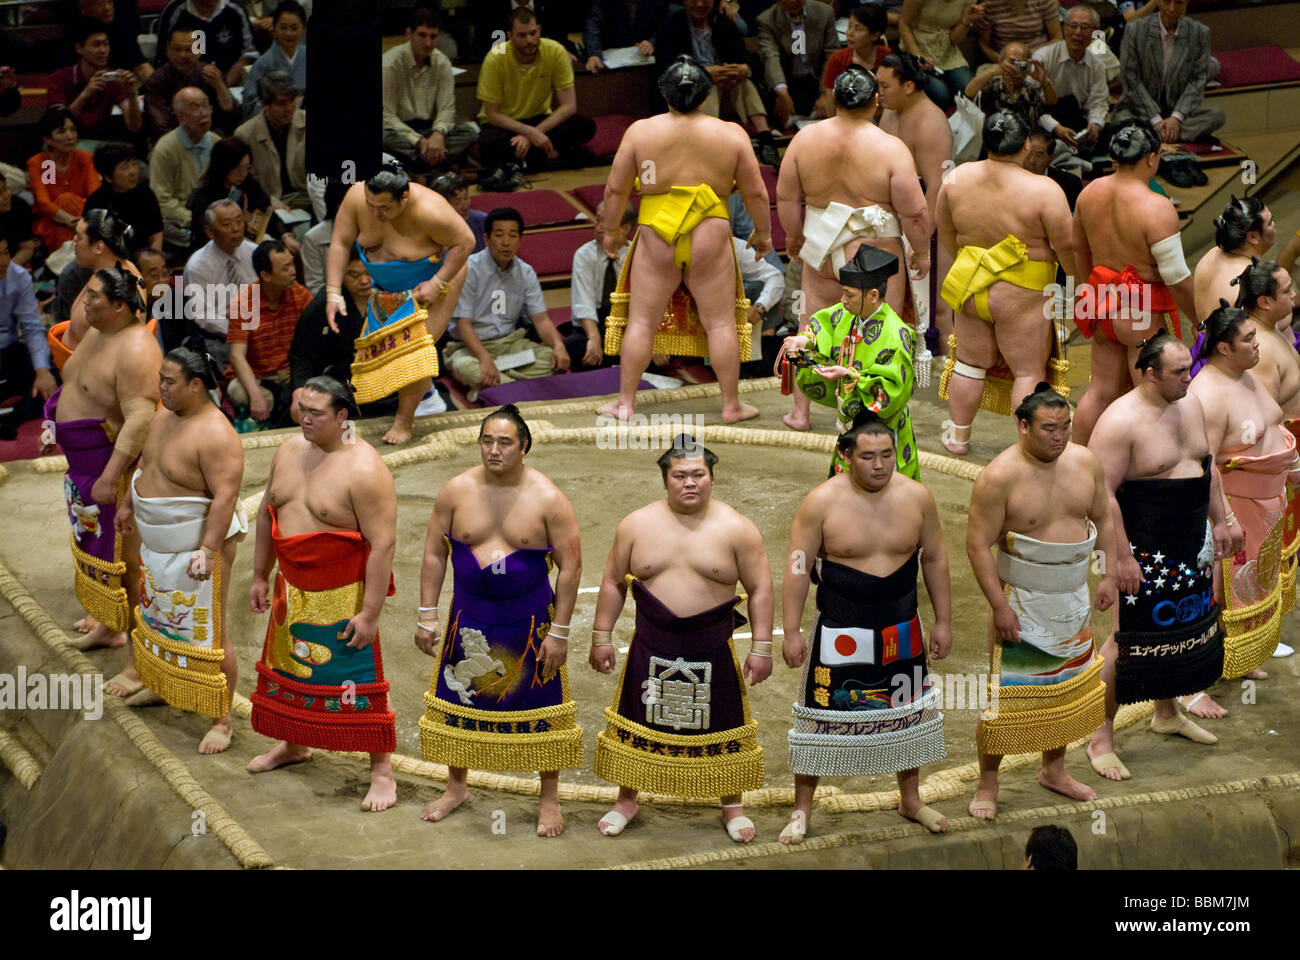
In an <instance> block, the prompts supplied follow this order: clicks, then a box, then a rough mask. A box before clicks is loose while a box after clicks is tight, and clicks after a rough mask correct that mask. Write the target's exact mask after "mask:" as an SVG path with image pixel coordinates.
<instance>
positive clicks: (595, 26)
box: [582, 0, 671, 73]
mask: <svg viewBox="0 0 1300 960" xmlns="http://www.w3.org/2000/svg"><path fill="white" fill-rule="evenodd" d="M635 6H636V10H635V11H634V12H632V13H631V15H629V10H630V9H631V5H629V3H628V0H592V4H591V8H590V9H589V11H588V13H587V19H586V22H585V23H584V24H583V26H582V46H583V50H584V51H585V53H586V55H587V62H586V64H585V65H584V66H585V67H586V69H587V71H588V72H590V73H595V72H596V71H597V70H599V69H600V68H601V67H602V66H603V65H604V59H603V58H604V56H605V51H606V50H619V49H622V48H623V47H636V46H640V45H644V46H646V47H648V48H649V49H646V50H642V53H644V54H646V55H650V54H653V53H654V38H655V36H656V35H658V33H659V28H660V27H662V26H663V23H664V20H666V19H667V18H668V0H636V3H635ZM593 60H594V61H595V64H593V63H592V61H593ZM662 62H664V63H669V62H671V61H668V60H666V59H665V60H663V61H662Z"/></svg>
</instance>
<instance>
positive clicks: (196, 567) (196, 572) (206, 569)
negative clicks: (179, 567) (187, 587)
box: [190, 547, 217, 580]
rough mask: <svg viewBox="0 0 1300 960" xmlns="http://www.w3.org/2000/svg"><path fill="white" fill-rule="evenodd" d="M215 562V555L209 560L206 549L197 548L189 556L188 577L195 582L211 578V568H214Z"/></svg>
mask: <svg viewBox="0 0 1300 960" xmlns="http://www.w3.org/2000/svg"><path fill="white" fill-rule="evenodd" d="M216 560H217V555H216V554H215V553H214V554H213V555H212V556H211V558H209V557H208V551H207V549H206V548H205V547H199V548H198V549H197V550H195V551H194V552H193V553H191V554H190V576H191V577H192V578H194V579H195V580H206V579H208V577H210V576H212V568H213V567H215V566H216Z"/></svg>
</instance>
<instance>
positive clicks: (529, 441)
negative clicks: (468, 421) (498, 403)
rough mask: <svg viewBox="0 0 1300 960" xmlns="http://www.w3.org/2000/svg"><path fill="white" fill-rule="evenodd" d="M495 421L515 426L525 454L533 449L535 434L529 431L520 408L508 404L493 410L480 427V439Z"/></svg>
mask: <svg viewBox="0 0 1300 960" xmlns="http://www.w3.org/2000/svg"><path fill="white" fill-rule="evenodd" d="M493 420H505V421H507V422H509V423H513V424H514V425H515V432H516V433H517V434H518V435H519V443H520V445H521V446H522V447H523V448H524V453H527V452H528V451H529V450H531V449H533V432H532V431H531V430H529V429H528V424H527V423H526V422H525V421H524V415H523V414H522V413H520V412H519V408H518V407H516V406H515V405H514V404H513V403H507V404H506V405H505V406H504V407H502V408H500V409H499V410H493V411H492V412H491V413H489V414H488V415H487V416H486V417H484V418H483V421H482V422H481V423H480V424H479V425H478V437H479V439H480V440H482V439H483V431H484V430H486V429H487V425H488V424H489V423H490V422H492V421H493Z"/></svg>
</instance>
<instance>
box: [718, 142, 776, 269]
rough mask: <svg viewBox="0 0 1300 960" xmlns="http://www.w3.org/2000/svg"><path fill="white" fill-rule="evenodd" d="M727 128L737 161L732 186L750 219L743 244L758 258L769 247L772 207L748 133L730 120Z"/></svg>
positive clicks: (766, 251)
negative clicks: (738, 193)
mask: <svg viewBox="0 0 1300 960" xmlns="http://www.w3.org/2000/svg"><path fill="white" fill-rule="evenodd" d="M727 126H729V127H734V130H732V131H731V134H732V141H733V143H734V144H735V148H736V151H737V157H738V159H739V162H738V163H737V164H736V173H735V178H736V189H738V190H739V191H740V199H741V200H742V201H744V204H745V212H746V213H748V214H749V216H750V219H751V220H753V221H754V232H753V233H752V234H750V235H749V239H748V241H747V242H746V244H745V246H747V247H750V248H752V249H753V251H754V253H755V255H757V256H758V257H759V258H762V257H766V256H767V254H768V252H769V251H770V250H771V249H772V240H771V237H772V207H771V205H770V204H769V202H768V197H767V187H766V186H765V185H764V184H763V174H762V171H761V170H760V169H759V166H758V158H757V157H755V156H754V149H753V147H751V146H750V145H749V135H748V134H746V133H745V132H744V128H742V127H739V126H736V125H734V124H728V125H727Z"/></svg>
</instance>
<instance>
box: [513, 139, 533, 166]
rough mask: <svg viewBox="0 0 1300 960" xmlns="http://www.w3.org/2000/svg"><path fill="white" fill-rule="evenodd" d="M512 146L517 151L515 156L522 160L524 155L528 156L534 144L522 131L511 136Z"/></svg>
mask: <svg viewBox="0 0 1300 960" xmlns="http://www.w3.org/2000/svg"><path fill="white" fill-rule="evenodd" d="M510 146H511V148H512V149H513V150H514V151H515V156H516V157H518V158H519V159H520V160H522V159H523V158H524V157H526V156H528V151H529V150H530V149H532V146H533V145H532V141H530V140H529V139H528V138H527V137H526V136H524V135H523V134H522V133H516V134H515V135H514V136H513V137H511V138H510Z"/></svg>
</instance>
